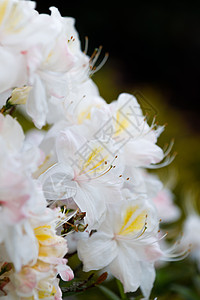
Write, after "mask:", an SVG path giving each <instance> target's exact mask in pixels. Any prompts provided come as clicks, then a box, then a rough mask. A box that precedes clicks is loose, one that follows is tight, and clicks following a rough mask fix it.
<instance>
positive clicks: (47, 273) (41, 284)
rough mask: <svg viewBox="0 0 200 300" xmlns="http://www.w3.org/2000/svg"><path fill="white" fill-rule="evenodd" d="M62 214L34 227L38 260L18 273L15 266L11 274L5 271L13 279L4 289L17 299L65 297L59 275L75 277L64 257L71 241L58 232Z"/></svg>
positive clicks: (51, 299)
mask: <svg viewBox="0 0 200 300" xmlns="http://www.w3.org/2000/svg"><path fill="white" fill-rule="evenodd" d="M59 216H60V215H59V214H56V215H54V219H52V220H51V222H50V223H47V224H44V225H40V224H42V222H41V220H38V225H40V226H37V227H34V226H33V231H34V237H35V243H36V245H37V248H38V254H37V259H36V261H34V262H31V263H29V264H26V265H24V266H22V268H21V270H20V271H18V272H16V271H15V270H14V269H12V270H11V272H10V273H9V274H7V273H5V276H8V278H9V282H8V284H7V285H5V288H4V292H5V293H7V292H9V293H10V294H11V295H13V299H27V300H30V299H31V300H38V299H46V300H47V299H48V300H58V299H62V293H61V291H60V288H59V286H58V279H57V275H58V274H59V275H60V276H61V278H62V280H64V281H69V280H71V279H73V272H72V270H71V269H70V267H69V266H67V260H66V259H65V258H63V257H64V255H65V254H66V253H67V242H66V240H65V239H64V238H62V237H60V236H58V235H57V234H56V226H58V224H59V222H60V220H59ZM35 225H36V224H35ZM4 298H5V299H7V298H6V296H5V297H3V296H2V300H3V299H4Z"/></svg>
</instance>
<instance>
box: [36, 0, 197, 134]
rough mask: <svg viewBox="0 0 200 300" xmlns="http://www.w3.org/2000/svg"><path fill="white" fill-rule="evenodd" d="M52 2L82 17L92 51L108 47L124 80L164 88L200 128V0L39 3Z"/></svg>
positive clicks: (40, 5) (42, 7) (79, 22)
mask: <svg viewBox="0 0 200 300" xmlns="http://www.w3.org/2000/svg"><path fill="white" fill-rule="evenodd" d="M44 2H45V3H44ZM50 6H56V7H57V8H58V9H59V11H60V13H61V14H62V16H71V17H74V18H75V19H76V28H77V30H78V32H79V35H80V38H81V41H82V45H83V48H84V37H85V36H88V38H89V51H88V52H89V53H88V54H90V55H91V54H92V52H93V49H94V48H95V47H98V46H99V45H103V47H104V48H103V49H104V51H105V52H107V51H108V52H109V55H110V58H109V60H108V62H107V64H110V65H111V66H114V68H117V69H118V72H120V74H121V76H120V79H121V81H122V82H125V83H127V84H130V83H132V84H135V85H137V84H139V85H140V84H147V85H151V86H154V87H156V88H158V89H159V90H161V91H162V93H163V94H165V96H166V99H167V101H168V102H169V103H170V104H171V105H173V107H174V108H175V109H178V110H180V112H183V113H185V115H186V118H189V119H188V121H189V122H190V123H191V126H192V127H193V129H194V130H195V131H199V130H200V118H199V115H198V114H199V112H198V107H199V102H200V82H199V79H200V76H199V75H200V1H190V2H189V1H178V0H175V1H172V2H170V1H159V2H157V1H127V0H121V1H115V2H113V1H100V0H93V1H76V0H74V1H72V0H70V1H65V0H48V1H42V0H39V1H37V10H38V11H39V12H40V13H42V12H45V13H49V10H48V8H49V7H50Z"/></svg>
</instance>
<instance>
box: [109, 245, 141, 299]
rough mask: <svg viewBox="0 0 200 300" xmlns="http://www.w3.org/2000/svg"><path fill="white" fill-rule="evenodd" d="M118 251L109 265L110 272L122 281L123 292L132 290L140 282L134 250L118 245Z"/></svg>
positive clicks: (139, 272) (139, 271)
mask: <svg viewBox="0 0 200 300" xmlns="http://www.w3.org/2000/svg"><path fill="white" fill-rule="evenodd" d="M118 251H119V252H118V256H117V257H116V258H115V259H114V260H113V261H112V262H111V263H110V265H109V269H110V272H111V273H112V274H113V275H114V276H115V277H116V278H118V279H119V280H120V281H121V282H122V284H123V286H124V291H125V293H127V292H134V291H136V290H137V289H138V288H139V286H140V283H141V275H142V272H141V267H140V263H139V261H137V260H136V258H135V256H134V255H135V253H134V250H132V249H130V248H128V247H122V246H120V247H119V250H118Z"/></svg>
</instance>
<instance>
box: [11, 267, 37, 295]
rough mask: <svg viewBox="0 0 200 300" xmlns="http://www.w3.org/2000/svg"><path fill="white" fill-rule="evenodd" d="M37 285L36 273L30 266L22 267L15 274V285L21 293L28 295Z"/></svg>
mask: <svg viewBox="0 0 200 300" xmlns="http://www.w3.org/2000/svg"><path fill="white" fill-rule="evenodd" d="M36 285H37V278H36V273H35V271H34V270H33V269H32V268H27V267H24V268H23V269H22V271H20V272H19V273H16V274H15V286H16V289H17V291H18V293H20V294H21V295H26V294H27V295H29V294H30V293H31V292H32V290H33V289H34V288H35V287H36Z"/></svg>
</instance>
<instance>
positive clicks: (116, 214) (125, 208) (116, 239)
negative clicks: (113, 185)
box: [78, 199, 162, 297]
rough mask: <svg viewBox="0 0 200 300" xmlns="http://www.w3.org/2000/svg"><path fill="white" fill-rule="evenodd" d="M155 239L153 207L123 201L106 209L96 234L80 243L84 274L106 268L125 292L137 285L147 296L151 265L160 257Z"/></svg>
mask: <svg viewBox="0 0 200 300" xmlns="http://www.w3.org/2000/svg"><path fill="white" fill-rule="evenodd" d="M157 240H158V220H157V216H156V212H155V210H154V207H152V206H151V205H149V203H148V202H147V201H146V200H144V199H133V200H128V201H127V200H124V201H123V202H121V203H120V205H113V206H112V207H110V209H109V210H108V213H107V215H106V219H105V221H104V222H103V224H102V225H101V227H100V228H99V230H98V231H97V232H96V233H94V234H92V236H91V237H89V238H87V239H83V240H80V242H79V243H78V255H79V257H80V259H81V260H82V261H83V263H84V270H85V271H89V270H99V269H102V268H104V267H109V270H110V272H111V273H112V274H113V275H114V276H115V277H117V278H118V279H120V281H121V282H122V283H123V285H124V290H125V292H130V291H136V290H137V288H138V287H139V286H140V287H141V289H142V291H143V293H144V296H145V297H148V296H149V294H150V291H151V288H152V285H153V282H154V279H155V269H154V262H155V261H156V260H157V259H159V257H160V256H161V255H162V252H161V250H160V248H159V245H158V242H157ZM88 253H90V254H89V255H88Z"/></svg>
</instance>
